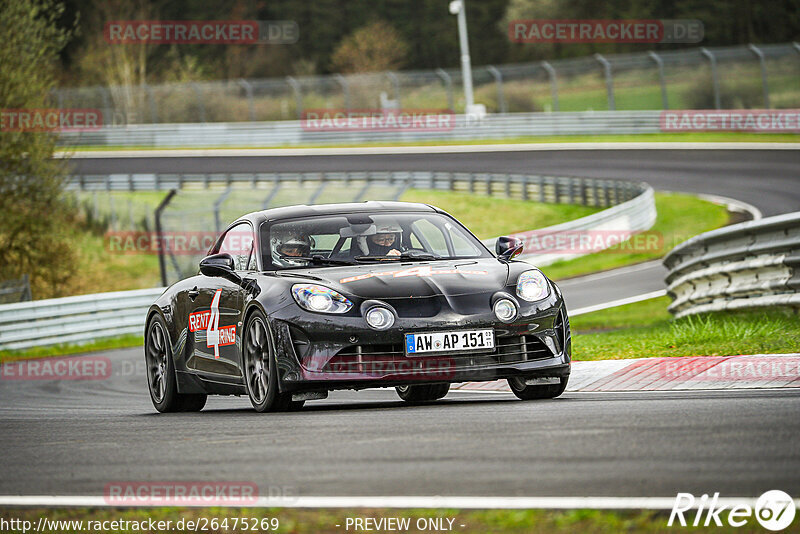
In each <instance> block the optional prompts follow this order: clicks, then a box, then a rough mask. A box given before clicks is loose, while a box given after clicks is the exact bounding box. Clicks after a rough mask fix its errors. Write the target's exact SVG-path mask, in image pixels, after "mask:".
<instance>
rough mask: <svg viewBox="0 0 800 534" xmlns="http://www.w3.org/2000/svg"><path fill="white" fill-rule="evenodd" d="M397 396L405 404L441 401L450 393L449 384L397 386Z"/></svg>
mask: <svg viewBox="0 0 800 534" xmlns="http://www.w3.org/2000/svg"><path fill="white" fill-rule="evenodd" d="M395 389H396V390H397V394H398V395H399V396H400V398H401V399H403V400H404V401H406V402H425V401H434V400H437V399H441V398H442V397H444V396H445V395H447V392H448V391H450V384H420V385H418V386H397V387H396V388H395Z"/></svg>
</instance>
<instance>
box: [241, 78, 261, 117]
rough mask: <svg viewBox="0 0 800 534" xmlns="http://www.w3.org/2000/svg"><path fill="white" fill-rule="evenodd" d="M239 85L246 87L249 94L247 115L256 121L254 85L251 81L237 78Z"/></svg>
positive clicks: (245, 89)
mask: <svg viewBox="0 0 800 534" xmlns="http://www.w3.org/2000/svg"><path fill="white" fill-rule="evenodd" d="M237 81H238V83H239V85H241V86H242V87H244V91H245V94H246V95H247V115H248V116H249V117H250V121H251V122H255V120H256V109H255V106H254V104H253V86H252V85H250V82H248V81H247V80H244V79H242V78H240V79H239V80H237Z"/></svg>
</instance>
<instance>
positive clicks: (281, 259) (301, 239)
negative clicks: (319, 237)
mask: <svg viewBox="0 0 800 534" xmlns="http://www.w3.org/2000/svg"><path fill="white" fill-rule="evenodd" d="M271 244H272V262H273V263H274V264H276V265H280V266H281V267H288V266H294V265H305V260H292V259H291V258H297V257H308V255H309V254H310V253H311V239H310V238H309V237H308V236H307V235H305V234H290V235H288V236H285V237H281V236H275V237H273V238H272V243H271Z"/></svg>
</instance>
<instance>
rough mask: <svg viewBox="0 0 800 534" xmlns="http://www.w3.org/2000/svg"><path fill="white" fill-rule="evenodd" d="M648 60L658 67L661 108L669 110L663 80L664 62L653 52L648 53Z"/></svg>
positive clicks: (665, 85)
mask: <svg viewBox="0 0 800 534" xmlns="http://www.w3.org/2000/svg"><path fill="white" fill-rule="evenodd" d="M647 55H648V56H650V59H652V60H653V61H655V62H656V66H657V67H658V83H659V84H660V85H661V107H662V108H663V109H669V99H668V98H667V80H666V79H665V78H664V60H663V59H661V56H659V55H658V54H656V53H655V52H648V53H647Z"/></svg>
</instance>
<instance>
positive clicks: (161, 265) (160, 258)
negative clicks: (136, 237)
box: [155, 189, 178, 286]
mask: <svg viewBox="0 0 800 534" xmlns="http://www.w3.org/2000/svg"><path fill="white" fill-rule="evenodd" d="M177 193H178V191H177V190H176V189H172V190H171V191H170V192H169V193H167V196H166V197H164V200H162V201H161V203H160V204H159V205H158V207H157V208H156V211H155V219H156V220H155V226H156V239H158V240H161V238H162V236H161V213H162V212H163V211H164V208H166V207H167V205H169V203H170V201H171V200H172V197H174V196H175V195H176V194H177ZM158 266H159V268H160V269H161V285H162V286H167V285H168V284H167V262H166V260H165V259H164V247H158Z"/></svg>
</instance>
